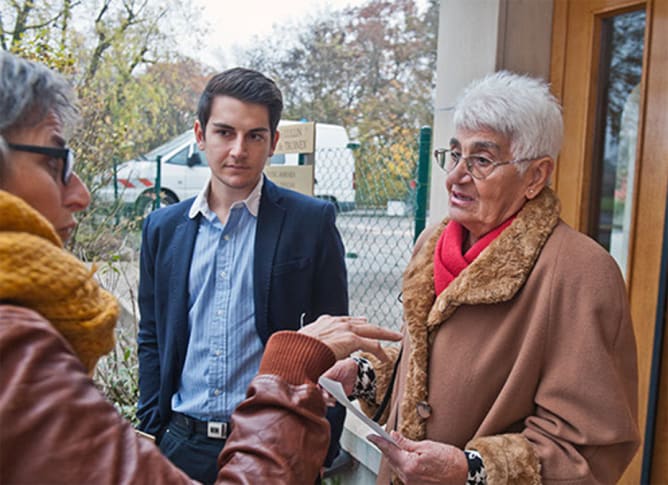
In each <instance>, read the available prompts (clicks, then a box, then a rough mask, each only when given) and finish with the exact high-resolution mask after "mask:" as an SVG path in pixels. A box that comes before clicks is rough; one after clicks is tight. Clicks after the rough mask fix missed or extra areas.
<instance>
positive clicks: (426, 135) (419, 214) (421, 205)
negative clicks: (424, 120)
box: [413, 126, 431, 243]
mask: <svg viewBox="0 0 668 485" xmlns="http://www.w3.org/2000/svg"><path fill="white" fill-rule="evenodd" d="M430 151H431V127H430V126H423V127H422V128H420V138H419V145H418V153H419V156H418V169H417V190H416V193H415V232H414V234H413V243H415V241H416V240H417V238H418V236H419V235H420V233H421V232H422V231H423V229H424V226H425V223H426V222H427V191H428V189H429V168H430V167H431V162H430V159H431V157H430V156H429V152H430Z"/></svg>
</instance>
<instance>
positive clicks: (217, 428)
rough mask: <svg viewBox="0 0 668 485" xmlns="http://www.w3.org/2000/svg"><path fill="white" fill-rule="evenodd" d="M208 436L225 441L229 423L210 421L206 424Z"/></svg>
mask: <svg viewBox="0 0 668 485" xmlns="http://www.w3.org/2000/svg"><path fill="white" fill-rule="evenodd" d="M206 436H207V437H208V438H214V439H219V440H224V439H226V438H227V423H225V422H222V421H209V422H208V423H206Z"/></svg>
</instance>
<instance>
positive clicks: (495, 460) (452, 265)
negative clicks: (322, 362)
mask: <svg viewBox="0 0 668 485" xmlns="http://www.w3.org/2000/svg"><path fill="white" fill-rule="evenodd" d="M453 116H454V133H453V135H452V136H451V137H450V138H449V139H448V140H449V141H448V144H447V146H446V147H443V148H437V149H436V150H435V153H434V154H435V161H436V164H437V165H438V167H440V168H442V169H443V170H445V172H446V175H447V176H446V181H445V189H446V190H447V191H448V194H449V215H448V217H447V218H446V219H445V220H443V221H441V222H439V223H437V224H435V225H433V226H431V227H429V228H427V229H426V230H425V231H424V232H423V234H422V235H421V236H420V238H419V240H418V241H417V243H416V245H415V249H414V253H413V256H412V259H411V261H410V262H409V265H408V267H407V269H406V271H405V273H404V281H403V288H402V290H403V295H402V296H403V307H404V341H403V346H402V350H401V354H400V355H401V356H400V358H399V359H398V361H397V362H398V363H397V366H392V365H387V364H385V363H381V362H378V361H377V360H376V359H374V358H373V357H372V356H368V358H359V357H358V358H355V359H348V360H344V361H342V362H340V363H339V364H337V366H335V368H334V369H332V370H331V371H330V372H329V373H328V375H329V377H333V378H337V379H339V380H341V381H342V383H343V384H344V388H345V389H346V390H347V391H348V392H350V393H352V395H353V397H359V399H360V404H361V406H362V407H363V408H364V409H365V410H366V411H367V412H368V413H369V414H370V415H371V414H373V413H375V412H377V411H378V407H379V405H380V403H382V402H383V398H384V397H385V396H388V398H389V397H391V399H389V401H390V403H389V406H387V408H386V409H385V410H384V414H385V418H383V419H385V422H386V423H387V427H388V428H389V429H390V430H392V433H393V434H394V437H395V439H396V441H397V445H396V446H395V445H394V444H390V443H389V442H388V441H386V440H384V439H383V438H381V437H379V436H371V437H370V439H371V441H372V442H373V443H375V444H376V445H377V446H378V447H379V448H380V450H381V451H382V452H383V460H382V463H381V466H380V472H379V478H378V483H382V484H387V483H389V481H390V479H391V477H395V478H396V479H397V480H398V481H401V482H404V483H407V484H408V483H442V484H464V483H471V484H475V483H477V484H481V483H488V484H490V485H492V484H493V485H496V484H537V483H544V484H557V483H559V484H563V483H582V484H584V483H587V484H593V483H615V482H616V481H617V480H618V479H619V477H620V476H621V474H622V473H623V471H624V469H625V468H626V467H627V465H628V464H629V462H630V461H631V459H632V458H633V456H634V454H635V452H636V450H637V449H638V446H639V431H638V423H637V412H638V404H637V384H638V380H637V365H636V348H635V340H634V334H633V328H632V324H631V317H630V313H629V304H628V298H627V294H626V287H625V283H624V280H623V278H622V276H621V273H620V271H619V268H618V267H617V265H616V263H615V261H614V260H613V258H612V257H611V256H610V255H609V254H608V253H607V252H606V251H605V250H604V249H603V248H601V247H600V246H599V245H598V244H597V243H596V242H595V241H593V240H592V239H590V238H589V237H587V236H586V235H584V234H581V233H579V232H577V231H575V230H574V229H572V228H570V227H569V226H568V225H566V224H565V223H564V222H563V221H562V220H561V219H560V217H559V207H560V206H559V200H558V198H557V196H556V194H555V192H554V191H553V190H551V189H550V188H549V181H550V176H551V174H552V172H553V171H554V166H555V161H556V159H557V155H558V153H559V149H560V147H561V143H562V133H563V127H562V116H561V108H560V106H559V104H558V102H557V100H556V99H555V98H554V97H553V96H552V94H550V91H549V86H548V85H547V84H546V83H545V82H543V81H541V80H538V79H533V78H530V77H526V76H521V75H517V74H513V73H509V72H498V73H495V74H492V75H489V76H487V77H485V78H483V79H481V80H476V81H474V82H472V83H471V84H470V85H469V86H468V88H467V89H466V90H465V92H464V93H463V95H462V96H461V97H460V99H459V100H458V102H457V104H456V106H455V109H454V115H453ZM432 190H437V189H436V188H433V189H432ZM365 357H366V356H365ZM395 370H396V377H393V371H395ZM353 391H354V392H353ZM381 412H382V411H381Z"/></svg>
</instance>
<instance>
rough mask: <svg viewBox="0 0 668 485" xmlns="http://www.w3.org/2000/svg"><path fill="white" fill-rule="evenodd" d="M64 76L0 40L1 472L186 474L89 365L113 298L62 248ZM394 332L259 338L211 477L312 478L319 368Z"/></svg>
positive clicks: (110, 325) (71, 110)
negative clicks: (120, 408) (250, 374)
mask: <svg viewBox="0 0 668 485" xmlns="http://www.w3.org/2000/svg"><path fill="white" fill-rule="evenodd" d="M77 119H78V110H77V108H76V104H75V99H74V95H73V93H72V91H71V90H70V88H69V87H68V85H67V82H66V81H65V80H64V79H63V77H62V76H60V75H58V74H56V73H55V72H53V71H51V70H49V69H48V68H46V67H45V66H43V65H41V64H38V63H34V62H29V61H26V60H24V59H21V58H19V57H16V56H14V55H12V54H9V53H7V52H5V51H0V483H6V484H14V483H40V484H46V483H71V484H105V483H108V484H120V483H127V484H136V483H137V484H138V483H150V484H170V485H171V484H179V483H184V484H185V483H193V481H192V480H191V479H190V478H189V477H188V476H187V475H186V474H185V473H184V472H182V471H181V470H180V469H179V468H178V467H176V466H175V465H173V464H172V463H171V462H170V461H169V460H168V459H167V458H166V457H164V455H163V454H162V453H161V452H160V450H159V448H158V447H157V446H156V445H155V443H154V442H152V441H150V440H147V439H145V438H143V437H141V436H140V435H139V434H138V433H136V432H135V430H134V429H133V428H132V426H131V424H130V423H129V422H127V421H125V420H124V419H123V418H122V417H121V415H120V414H119V413H118V412H117V411H116V409H115V408H114V406H113V405H112V404H111V403H110V402H109V401H107V399H106V398H105V397H104V396H103V395H102V394H101V393H100V391H99V390H98V389H97V388H96V387H95V384H94V383H93V380H92V379H91V378H90V375H91V374H92V373H93V371H94V369H95V365H96V362H97V360H98V359H99V357H101V356H102V355H104V354H106V353H107V352H109V351H110V350H111V349H112V348H113V346H114V327H115V324H116V320H117V317H118V305H117V303H116V300H115V299H114V298H113V296H112V295H111V294H109V293H108V292H106V291H104V290H103V289H102V288H101V287H100V286H99V285H98V283H97V282H96V281H95V279H94V270H91V269H90V268H89V267H88V266H86V265H84V264H83V263H82V262H81V261H79V260H77V259H76V258H75V257H74V256H73V255H72V254H70V253H69V252H68V251H66V250H65V249H64V248H63V244H64V242H65V241H66V240H67V238H68V237H69V236H70V234H71V232H72V229H73V228H74V226H75V224H76V219H75V218H74V214H75V213H76V212H77V211H80V210H83V209H85V208H86V207H87V205H88V203H89V201H90V196H89V193H88V190H87V188H86V186H85V185H84V184H83V183H82V181H81V180H80V179H79V177H78V176H77V175H76V173H74V172H73V166H72V161H73V157H72V155H71V152H70V151H69V149H68V148H67V146H66V141H67V135H68V134H69V133H71V132H72V129H73V128H74V126H75V124H76V122H77ZM400 338H401V335H400V334H398V333H396V332H392V331H390V330H386V329H381V328H378V327H376V326H375V325H371V324H369V323H367V322H366V320H365V319H360V318H353V317H331V316H328V315H323V316H320V317H319V318H318V319H317V320H316V321H315V322H314V323H313V324H311V325H308V326H306V327H304V328H303V329H301V330H299V331H282V332H276V333H275V334H273V336H272V337H271V338H270V339H269V341H268V343H267V347H266V350H265V352H264V355H263V357H262V360H261V362H260V370H259V373H258V374H257V376H256V377H255V378H254V379H253V380H252V382H251V385H250V387H249V388H248V393H247V397H246V399H245V400H244V401H243V402H242V404H241V405H240V406H239V407H238V409H237V410H236V411H235V412H234V413H233V414H232V419H231V421H232V431H231V434H230V436H229V438H228V439H227V446H226V447H225V449H224V450H223V451H222V452H221V454H220V455H219V457H218V463H217V464H218V475H217V477H216V483H221V484H222V483H314V482H315V480H316V478H317V476H318V473H319V472H320V468H321V466H322V463H323V461H324V459H325V456H326V453H327V448H328V445H329V441H330V425H329V423H328V421H327V419H326V418H325V412H326V408H327V402H328V401H327V399H326V398H325V396H323V393H322V391H321V390H320V389H319V387H318V386H317V384H316V381H317V379H318V377H319V375H320V374H321V373H322V372H323V371H324V370H326V369H327V368H328V367H330V366H331V365H332V364H334V362H335V360H336V359H340V358H342V357H345V356H347V355H349V354H350V352H352V351H354V350H357V349H365V350H369V351H373V352H374V354H375V355H377V356H378V358H380V359H383V360H384V359H386V358H387V357H386V356H385V354H384V352H383V349H382V348H381V346H380V344H379V342H378V341H377V340H376V339H390V340H398V339H400Z"/></svg>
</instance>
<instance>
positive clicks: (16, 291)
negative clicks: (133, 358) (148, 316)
mask: <svg viewBox="0 0 668 485" xmlns="http://www.w3.org/2000/svg"><path fill="white" fill-rule="evenodd" d="M94 273H95V269H94V268H93V269H88V268H87V267H86V266H85V265H84V264H83V263H82V262H81V261H79V260H78V259H77V258H75V257H74V256H73V255H72V254H70V253H69V252H68V251H66V250H65V249H63V247H62V242H61V241H60V238H59V237H58V235H57V234H56V232H55V230H54V229H53V226H51V224H50V223H49V222H48V221H47V220H46V219H45V218H44V217H43V216H42V215H41V214H39V213H38V212H37V211H35V210H34V209H33V208H32V207H30V206H29V205H28V204H26V203H25V202H24V201H23V200H22V199H19V198H18V197H16V196H14V195H12V194H10V193H8V192H5V191H2V190H0V303H9V304H14V305H18V306H22V307H26V308H30V309H32V310H35V311H36V312H38V313H40V314H41V315H42V316H43V317H44V318H46V319H47V320H48V321H49V322H50V323H51V324H52V325H53V326H54V327H55V328H56V329H57V330H58V332H60V334H61V335H62V336H63V337H65V339H66V340H67V341H68V342H69V343H70V345H71V346H72V348H73V349H74V352H75V353H76V355H77V356H78V357H79V358H80V359H81V361H82V362H83V364H84V365H85V366H86V368H87V369H88V371H89V372H90V371H91V370H93V369H94V368H95V364H96V363H97V360H98V359H99V358H100V357H101V356H102V355H104V354H106V353H107V352H109V351H110V350H111V349H112V348H113V346H114V327H115V325H116V320H117V319H118V304H117V303H116V300H115V298H114V297H113V296H112V295H111V294H110V293H108V292H106V291H105V290H103V289H102V288H100V286H99V284H98V283H97V281H95V279H94V278H93V274H94Z"/></svg>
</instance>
